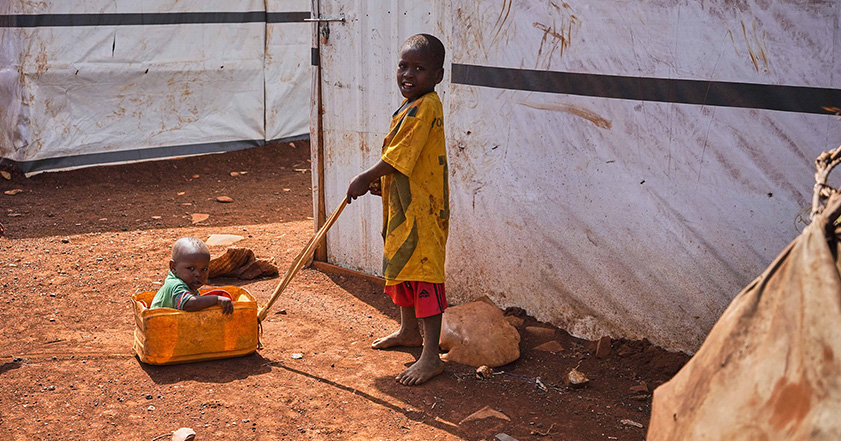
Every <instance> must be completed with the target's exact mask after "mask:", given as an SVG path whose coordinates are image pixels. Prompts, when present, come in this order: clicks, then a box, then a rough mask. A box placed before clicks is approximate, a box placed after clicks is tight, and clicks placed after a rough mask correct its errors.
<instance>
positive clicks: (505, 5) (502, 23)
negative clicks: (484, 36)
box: [491, 0, 514, 46]
mask: <svg viewBox="0 0 841 441" xmlns="http://www.w3.org/2000/svg"><path fill="white" fill-rule="evenodd" d="M513 3H514V0H503V2H502V9H501V10H500V11H499V17H497V19H496V23H494V25H493V29H495V30H496V31H495V32H494V36H493V38H491V46H493V45H494V43H496V41H497V38H499V36H500V34H503V29H505V28H506V27H507V26H506V24H507V23H508V17H509V16H510V15H511V5H512V4H513ZM505 34H507V32H506V33H505Z"/></svg>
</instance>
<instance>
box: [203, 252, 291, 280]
mask: <svg viewBox="0 0 841 441" xmlns="http://www.w3.org/2000/svg"><path fill="white" fill-rule="evenodd" d="M277 274H278V270H277V266H276V265H275V264H274V263H272V261H271V260H269V259H258V258H257V257H255V256H254V252H253V251H251V250H250V249H248V248H241V247H230V248H228V249H227V250H226V251H225V254H223V255H221V256H219V257H216V258H214V259H211V260H210V268H209V270H208V278H210V279H213V278H216V277H236V278H238V279H244V280H251V279H255V278H257V277H260V276H276V275H277Z"/></svg>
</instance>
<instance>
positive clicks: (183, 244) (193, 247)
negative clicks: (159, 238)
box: [172, 236, 210, 261]
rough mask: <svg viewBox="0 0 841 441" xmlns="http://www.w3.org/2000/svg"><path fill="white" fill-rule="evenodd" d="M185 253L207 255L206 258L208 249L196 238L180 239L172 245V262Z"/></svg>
mask: <svg viewBox="0 0 841 441" xmlns="http://www.w3.org/2000/svg"><path fill="white" fill-rule="evenodd" d="M185 252H188V253H189V252H192V253H195V252H200V253H207V255H208V256H209V255H210V249H209V248H207V244H205V243H204V241H203V240H201V239H199V238H198V237H192V236H187V237H182V238H181V239H178V240H176V241H175V243H174V244H173V245H172V260H173V261H174V260H177V258H178V257H180V256H181V254H182V253H185Z"/></svg>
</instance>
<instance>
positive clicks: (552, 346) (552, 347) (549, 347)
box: [534, 340, 564, 354]
mask: <svg viewBox="0 0 841 441" xmlns="http://www.w3.org/2000/svg"><path fill="white" fill-rule="evenodd" d="M534 350H536V351H544V352H551V353H553V354H557V353H558V352H563V351H564V347H563V346H561V344H560V343H558V341H557V340H550V341H547V342H546V343H543V344H542V345H539V346H535V347H534Z"/></svg>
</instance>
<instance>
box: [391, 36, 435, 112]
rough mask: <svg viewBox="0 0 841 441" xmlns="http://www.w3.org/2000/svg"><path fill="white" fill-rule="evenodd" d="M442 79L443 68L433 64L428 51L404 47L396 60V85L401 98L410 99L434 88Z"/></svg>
mask: <svg viewBox="0 0 841 441" xmlns="http://www.w3.org/2000/svg"><path fill="white" fill-rule="evenodd" d="M442 79H444V69H442V68H441V67H438V66H436V65H435V63H434V62H433V61H432V60H431V57H430V56H429V53H428V51H424V50H420V49H413V48H410V47H404V48H403V50H401V51H400V59H399V60H398V62H397V86H398V87H399V88H400V93H401V94H402V95H403V98H406V99H407V100H409V101H412V100H414V99H416V98H419V97H421V96H423V95H425V94H427V93H429V92H432V91H434V90H435V85H436V84H438V83H440V82H441V80H442Z"/></svg>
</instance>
